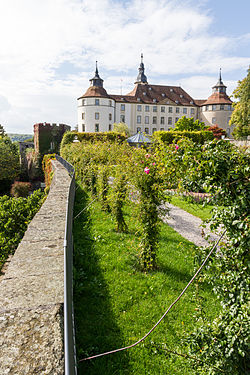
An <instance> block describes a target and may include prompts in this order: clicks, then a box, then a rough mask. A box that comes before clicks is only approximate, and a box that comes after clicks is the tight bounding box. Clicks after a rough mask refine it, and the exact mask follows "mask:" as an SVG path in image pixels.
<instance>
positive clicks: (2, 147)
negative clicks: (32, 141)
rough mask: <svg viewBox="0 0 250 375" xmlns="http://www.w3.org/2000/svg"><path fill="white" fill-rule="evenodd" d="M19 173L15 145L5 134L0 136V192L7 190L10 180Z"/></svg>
mask: <svg viewBox="0 0 250 375" xmlns="http://www.w3.org/2000/svg"><path fill="white" fill-rule="evenodd" d="M19 173H20V164H19V155H18V150H17V146H16V145H15V144H14V143H12V142H11V140H10V138H9V137H7V136H0V186H1V188H0V192H1V193H3V192H4V193H6V192H8V190H9V188H10V185H11V183H12V181H13V180H14V179H15V178H17V176H18V175H19Z"/></svg>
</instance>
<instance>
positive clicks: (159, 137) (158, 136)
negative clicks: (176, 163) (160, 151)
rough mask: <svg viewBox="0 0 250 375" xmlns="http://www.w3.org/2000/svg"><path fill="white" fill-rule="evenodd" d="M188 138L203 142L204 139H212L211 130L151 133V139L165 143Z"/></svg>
mask: <svg viewBox="0 0 250 375" xmlns="http://www.w3.org/2000/svg"><path fill="white" fill-rule="evenodd" d="M184 137H185V138H189V139H191V140H192V141H193V142H196V143H200V144H203V143H205V142H206V141H211V140H213V139H214V135H213V132H212V131H208V130H203V131H196V132H192V131H173V130H170V131H160V130H158V131H156V132H154V134H153V139H154V140H156V141H158V142H163V143H166V144H171V143H173V142H177V141H178V140H179V139H181V138H184Z"/></svg>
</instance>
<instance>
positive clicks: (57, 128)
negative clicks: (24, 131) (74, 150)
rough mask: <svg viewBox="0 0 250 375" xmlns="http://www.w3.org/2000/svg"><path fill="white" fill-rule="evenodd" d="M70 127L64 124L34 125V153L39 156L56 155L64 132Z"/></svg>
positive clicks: (45, 123)
mask: <svg viewBox="0 0 250 375" xmlns="http://www.w3.org/2000/svg"><path fill="white" fill-rule="evenodd" d="M70 129H71V127H70V126H69V125H66V124H56V123H52V124H50V123H47V122H44V123H37V124H35V125H34V144H35V151H36V152H37V153H39V154H42V155H44V154H46V153H54V152H56V153H58V152H59V146H60V143H61V140H62V137H63V134H64V133H65V132H66V131H70Z"/></svg>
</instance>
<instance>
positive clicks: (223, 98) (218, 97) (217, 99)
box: [202, 92, 232, 105]
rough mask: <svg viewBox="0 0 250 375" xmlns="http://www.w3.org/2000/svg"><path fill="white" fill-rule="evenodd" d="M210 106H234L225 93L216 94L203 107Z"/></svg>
mask: <svg viewBox="0 0 250 375" xmlns="http://www.w3.org/2000/svg"><path fill="white" fill-rule="evenodd" d="M208 104H232V100H231V99H230V98H229V97H228V96H227V94H226V93H225V92H214V93H213V94H212V95H210V96H209V98H208V99H207V100H206V101H205V102H204V103H203V104H202V105H208Z"/></svg>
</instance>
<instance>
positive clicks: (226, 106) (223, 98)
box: [200, 69, 233, 137]
mask: <svg viewBox="0 0 250 375" xmlns="http://www.w3.org/2000/svg"><path fill="white" fill-rule="evenodd" d="M226 88H227V87H226V86H225V85H224V83H223V82H222V78H221V69H220V72H219V78H218V82H217V83H216V85H214V86H213V87H212V90H213V92H212V95H210V96H209V98H208V99H207V100H205V101H204V102H203V103H202V105H201V108H200V110H201V112H200V119H201V121H203V122H204V123H205V125H209V126H212V125H218V126H219V127H220V128H222V129H224V130H226V132H227V136H228V137H230V135H231V134H232V130H233V127H232V126H231V127H230V126H229V120H230V118H231V115H232V100H231V99H230V98H229V97H228V95H227V93H226Z"/></svg>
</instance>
